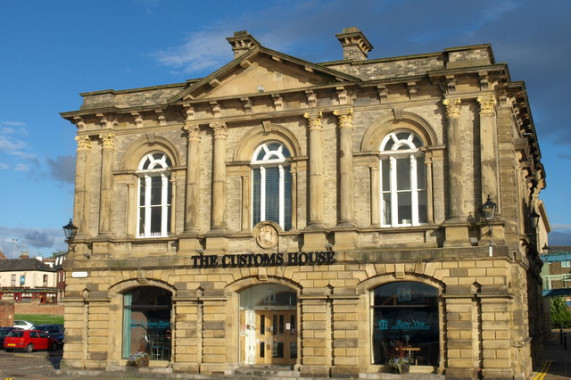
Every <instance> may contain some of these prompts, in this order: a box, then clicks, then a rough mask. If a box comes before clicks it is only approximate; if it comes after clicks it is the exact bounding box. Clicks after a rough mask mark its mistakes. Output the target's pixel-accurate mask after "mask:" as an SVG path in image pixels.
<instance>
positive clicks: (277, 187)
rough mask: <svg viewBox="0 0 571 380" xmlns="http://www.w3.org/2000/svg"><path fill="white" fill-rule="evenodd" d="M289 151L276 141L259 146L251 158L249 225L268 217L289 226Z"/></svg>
mask: <svg viewBox="0 0 571 380" xmlns="http://www.w3.org/2000/svg"><path fill="white" fill-rule="evenodd" d="M289 157H290V153H289V150H288V149H287V148H286V147H285V145H283V144H282V143H280V142H278V141H271V142H267V143H264V144H262V145H260V146H259V147H258V148H257V149H256V151H255V152H254V156H253V158H252V171H253V173H252V174H253V175H252V178H253V180H252V189H253V191H252V205H253V213H252V224H253V225H256V224H257V223H259V222H261V221H264V220H269V221H272V222H275V223H277V224H279V225H280V227H281V228H282V229H283V230H284V231H287V230H289V229H290V228H291V172H290V167H289V162H288V161H287V159H288V158H289Z"/></svg>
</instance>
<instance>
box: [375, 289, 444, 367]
mask: <svg viewBox="0 0 571 380" xmlns="http://www.w3.org/2000/svg"><path fill="white" fill-rule="evenodd" d="M371 314H372V317H371V320H372V322H373V326H372V331H373V336H372V348H373V355H372V359H373V364H387V362H388V361H389V360H390V359H391V358H394V357H396V356H407V357H409V358H410V359H411V362H412V363H415V364H418V365H432V366H438V358H439V352H440V351H439V349H440V343H439V342H440V334H439V311H438V289H437V288H434V287H432V286H429V285H425V284H422V283H419V282H413V281H401V282H392V283H390V284H385V285H381V286H379V287H377V288H375V289H372V290H371ZM399 351H403V352H399Z"/></svg>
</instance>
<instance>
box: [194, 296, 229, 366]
mask: <svg viewBox="0 0 571 380" xmlns="http://www.w3.org/2000/svg"><path fill="white" fill-rule="evenodd" d="M201 300H202V304H203V313H204V314H203V318H204V319H203V322H202V338H201V341H202V363H201V365H200V372H201V373H215V372H218V371H220V369H221V363H228V360H227V359H228V358H227V353H228V352H227V351H228V350H234V349H237V347H229V342H230V337H229V336H227V334H226V332H227V331H226V329H227V326H226V314H227V312H228V310H227V307H226V297H223V296H220V297H216V296H205V297H202V298H201ZM222 369H223V370H224V369H225V368H222Z"/></svg>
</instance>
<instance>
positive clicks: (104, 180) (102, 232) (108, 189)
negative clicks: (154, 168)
mask: <svg viewBox="0 0 571 380" xmlns="http://www.w3.org/2000/svg"><path fill="white" fill-rule="evenodd" d="M99 138H100V139H101V143H102V145H103V146H102V153H101V154H102V157H101V198H100V202H99V236H104V237H109V236H112V235H113V234H112V226H111V217H112V212H113V152H114V150H115V134H114V133H111V132H106V133H102V134H100V135H99Z"/></svg>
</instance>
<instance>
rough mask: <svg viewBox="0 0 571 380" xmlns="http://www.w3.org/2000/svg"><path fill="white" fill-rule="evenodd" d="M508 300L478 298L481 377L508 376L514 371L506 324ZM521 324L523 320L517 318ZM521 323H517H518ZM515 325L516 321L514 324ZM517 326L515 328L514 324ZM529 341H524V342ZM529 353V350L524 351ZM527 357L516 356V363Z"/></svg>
mask: <svg viewBox="0 0 571 380" xmlns="http://www.w3.org/2000/svg"><path fill="white" fill-rule="evenodd" d="M510 301H511V300H510V299H509V298H508V297H504V298H501V297H497V298H496V297H482V298H481V307H482V358H483V360H482V364H483V366H482V375H483V377H484V379H512V378H514V371H513V365H514V363H513V362H512V355H513V353H514V350H515V349H514V348H512V341H513V338H512V334H513V335H515V334H514V331H513V330H514V327H512V326H510V324H511V323H510V321H509V319H510V317H512V316H513V314H512V313H511V310H510ZM521 322H522V323H523V321H521ZM520 325H521V324H520ZM516 326H517V324H516ZM515 329H517V327H515ZM528 343H529V342H526V344H528ZM528 353H529V352H528ZM529 358H530V356H529V355H528V356H527V357H524V358H516V359H519V360H520V361H521V363H517V365H520V364H523V362H524V361H525V360H527V361H529Z"/></svg>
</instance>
